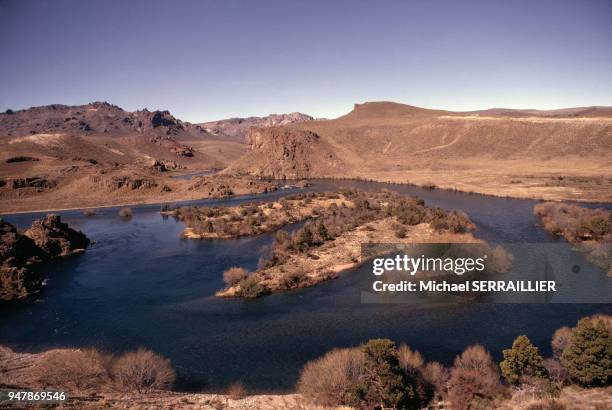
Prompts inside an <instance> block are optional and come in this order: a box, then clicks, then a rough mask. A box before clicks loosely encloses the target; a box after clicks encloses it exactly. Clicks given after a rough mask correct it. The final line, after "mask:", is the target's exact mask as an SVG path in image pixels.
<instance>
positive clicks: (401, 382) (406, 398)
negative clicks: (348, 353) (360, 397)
mask: <svg viewBox="0 0 612 410" xmlns="http://www.w3.org/2000/svg"><path fill="white" fill-rule="evenodd" d="M362 352H363V354H364V355H365V365H364V367H365V386H366V388H365V399H366V402H367V403H369V404H370V405H371V406H376V405H380V406H381V407H393V408H406V407H409V406H410V403H411V402H412V401H413V400H414V399H415V392H414V389H413V386H409V385H408V384H407V380H406V375H405V373H404V372H403V371H402V368H401V367H400V362H399V355H398V351H397V349H396V348H395V343H394V342H393V341H391V340H389V339H372V340H370V341H368V343H367V344H365V345H364V346H363V347H362ZM410 407H412V406H410Z"/></svg>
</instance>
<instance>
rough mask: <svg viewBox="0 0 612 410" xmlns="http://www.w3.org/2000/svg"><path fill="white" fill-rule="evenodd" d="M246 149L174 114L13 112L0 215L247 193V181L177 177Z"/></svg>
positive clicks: (220, 164)
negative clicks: (245, 185)
mask: <svg viewBox="0 0 612 410" xmlns="http://www.w3.org/2000/svg"><path fill="white" fill-rule="evenodd" d="M245 151H246V146H245V144H243V143H240V142H237V141H231V140H226V139H224V138H221V137H217V136H214V135H212V134H210V133H207V132H206V131H205V130H204V129H202V128H201V127H200V126H198V125H194V124H190V123H187V122H183V121H181V120H179V119H177V118H175V117H173V116H172V115H171V114H170V113H169V112H167V111H149V110H146V109H145V110H140V111H135V112H128V111H125V110H123V109H121V108H119V107H117V106H115V105H111V104H109V103H105V102H95V103H91V104H87V105H80V106H67V105H49V106H44V107H34V108H30V109H26V110H20V111H11V110H8V111H7V112H5V113H2V114H0V212H11V211H21V210H23V211H25V210H42V209H45V210H47V209H58V208H64V207H82V206H102V205H112V204H132V203H139V202H162V201H172V200H178V199H189V198H191V199H196V198H202V197H208V196H218V195H225V194H227V193H228V192H229V191H232V188H235V189H234V191H236V192H242V191H243V188H242V187H239V185H244V184H242V182H244V181H242V182H240V181H238V182H237V183H236V184H234V183H233V182H228V180H227V177H224V178H223V179H222V180H219V181H210V180H206V181H198V182H195V183H192V182H190V181H187V180H178V179H176V178H174V177H175V176H177V175H179V174H185V173H192V172H197V171H203V170H212V169H222V168H225V167H226V166H227V165H228V164H229V163H231V162H232V161H234V160H236V159H237V158H239V157H240V156H241V155H242V154H244V152H245ZM230 185H231V188H230V187H229V186H230ZM204 191H205V192H204ZM246 192H251V190H250V189H248V188H247V189H246Z"/></svg>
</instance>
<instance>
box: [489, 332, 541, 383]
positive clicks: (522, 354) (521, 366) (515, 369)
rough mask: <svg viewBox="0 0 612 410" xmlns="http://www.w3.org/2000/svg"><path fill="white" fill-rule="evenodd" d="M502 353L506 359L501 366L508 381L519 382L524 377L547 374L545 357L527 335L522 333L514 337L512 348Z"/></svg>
mask: <svg viewBox="0 0 612 410" xmlns="http://www.w3.org/2000/svg"><path fill="white" fill-rule="evenodd" d="M502 353H503V355H504V360H503V361H502V362H501V363H500V367H501V370H502V374H503V375H504V378H505V379H506V380H507V381H508V383H511V384H519V383H520V382H521V379H522V378H523V377H546V376H547V372H546V368H545V367H544V359H543V358H542V356H540V354H539V353H538V348H537V347H535V346H534V345H533V344H531V341H530V340H529V338H527V336H525V335H522V336H519V337H517V338H516V339H514V342H513V343H512V348H511V349H505V350H504V351H503V352H502Z"/></svg>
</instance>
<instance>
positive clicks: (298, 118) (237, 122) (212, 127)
mask: <svg viewBox="0 0 612 410" xmlns="http://www.w3.org/2000/svg"><path fill="white" fill-rule="evenodd" d="M313 120H314V118H313V117H311V116H310V115H306V114H302V113H300V112H292V113H290V114H270V115H268V116H267V117H248V118H229V119H227V120H220V121H211V122H206V123H202V124H200V125H201V126H202V127H203V128H204V129H205V130H206V131H207V132H210V133H211V134H214V135H219V136H223V137H226V138H230V139H236V140H239V141H246V140H247V136H248V133H249V129H250V128H251V127H260V128H266V127H277V126H281V125H287V124H293V123H298V122H307V121H313Z"/></svg>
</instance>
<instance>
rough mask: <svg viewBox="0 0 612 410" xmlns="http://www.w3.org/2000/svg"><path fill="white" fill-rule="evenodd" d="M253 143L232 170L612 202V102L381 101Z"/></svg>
mask: <svg viewBox="0 0 612 410" xmlns="http://www.w3.org/2000/svg"><path fill="white" fill-rule="evenodd" d="M305 135H308V138H305V137H304V136H305ZM249 141H250V150H249V152H247V153H246V154H245V155H244V156H243V157H242V158H241V159H240V160H239V161H237V162H236V163H234V164H233V165H232V166H231V167H230V169H232V170H235V171H246V172H249V173H252V174H256V175H269V176H274V177H286V178H303V177H336V178H345V177H353V178H366V179H374V180H378V181H393V182H401V183H414V184H418V185H427V186H431V185H436V186H438V187H443V188H452V189H458V190H464V191H473V192H480V193H486V194H491V195H501V196H515V197H533V198H545V199H550V200H556V199H573V200H587V201H611V200H612V197H611V195H612V194H611V192H612V189H611V188H612V162H611V161H610V158H612V108H606V107H587V108H572V109H564V110H553V111H537V110H507V109H492V110H484V111H472V112H451V111H444V110H430V109H424V108H419V107H413V106H409V105H403V104H397V103H392V102H372V103H365V104H356V105H355V108H354V109H353V110H352V111H351V112H350V113H348V114H347V115H344V116H342V117H339V118H337V119H335V120H325V121H310V122H305V123H295V124H290V125H286V126H282V127H275V128H267V129H265V128H259V129H253V130H251V134H250V137H249ZM288 142H290V143H289V144H288ZM281 147H282V148H281ZM305 153H307V154H305ZM306 170H307V171H306Z"/></svg>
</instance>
